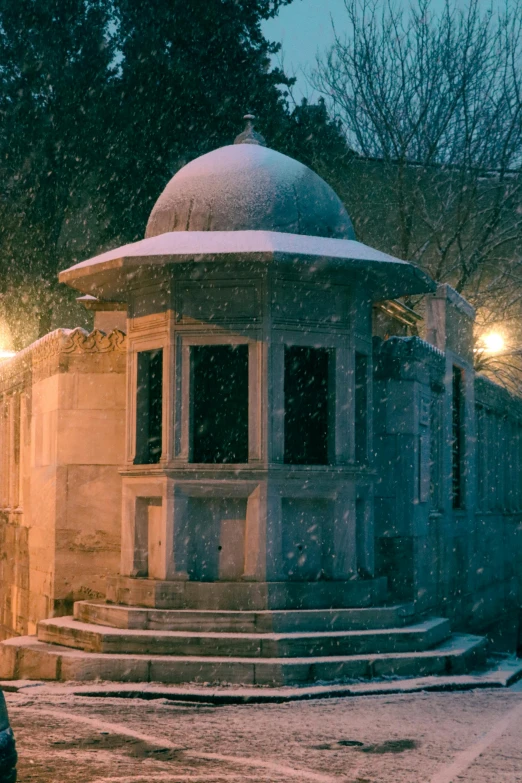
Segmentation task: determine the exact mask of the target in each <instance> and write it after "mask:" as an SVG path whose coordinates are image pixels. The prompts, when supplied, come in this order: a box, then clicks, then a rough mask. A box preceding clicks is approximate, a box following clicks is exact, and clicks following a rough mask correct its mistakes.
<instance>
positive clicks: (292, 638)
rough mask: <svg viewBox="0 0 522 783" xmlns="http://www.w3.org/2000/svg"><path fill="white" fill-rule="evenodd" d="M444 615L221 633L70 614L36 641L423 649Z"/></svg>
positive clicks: (281, 651) (90, 645)
mask: <svg viewBox="0 0 522 783" xmlns="http://www.w3.org/2000/svg"><path fill="white" fill-rule="evenodd" d="M449 634H450V625H449V621H448V620H446V619H443V618H431V619H429V620H425V621H423V622H421V623H416V624H415V625H410V626H406V627H399V628H386V629H376V630H372V631H327V632H317V631H316V632H305V633H295V632H294V633H284V634H279V633H226V632H218V633H215V632H204V633H198V632H195V631H139V630H127V629H120V628H111V629H108V628H107V627H106V626H102V625H94V624H92V623H82V622H78V621H77V620H75V619H74V618H73V617H59V618H55V619H51V620H42V621H41V622H40V623H39V624H38V639H39V641H41V642H47V643H50V644H59V645H62V646H64V647H73V648H76V649H81V650H84V651H86V652H100V653H126V654H149V655H183V656H186V655H197V656H215V655H219V656H230V657H234V656H235V657H249V658H251V657H252V658H257V657H260V658H281V657H291V658H295V657H303V656H328V655H359V654H366V653H369V654H371V653H387V652H407V651H415V650H426V649H428V648H430V647H433V646H434V645H436V644H439V643H440V642H441V641H443V640H444V639H447V638H448V636H449Z"/></svg>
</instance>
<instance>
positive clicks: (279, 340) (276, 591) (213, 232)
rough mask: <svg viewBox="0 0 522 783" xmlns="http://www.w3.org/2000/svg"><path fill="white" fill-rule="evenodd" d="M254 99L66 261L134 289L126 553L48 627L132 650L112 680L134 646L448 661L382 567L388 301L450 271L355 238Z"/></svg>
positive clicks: (349, 670) (243, 659) (337, 667)
mask: <svg viewBox="0 0 522 783" xmlns="http://www.w3.org/2000/svg"><path fill="white" fill-rule="evenodd" d="M247 119H248V124H247V128H246V130H245V132H244V133H242V134H241V135H240V136H239V137H238V138H237V139H236V143H235V144H232V145H230V146H226V147H223V148H221V149H218V150H215V151H213V152H210V153H209V154H206V155H203V156H202V157H200V158H198V159H197V160H194V161H192V162H191V163H189V164H188V165H186V166H184V167H183V168H182V169H181V170H180V171H178V172H177V173H176V174H175V175H174V177H173V178H172V179H171V180H170V182H169V183H168V184H167V186H166V188H165V190H164V191H163V193H162V194H161V196H160V197H159V199H158V201H157V202H156V204H155V206H154V208H153V210H152V212H151V215H150V218H149V221H148V224H147V230H146V236H145V238H144V239H143V240H141V241H138V242H135V243H132V244H128V245H125V246H123V247H118V248H115V249H114V250H110V251H109V252H106V253H103V254H101V255H99V256H97V257H95V258H91V259H89V260H87V261H84V262H83V263H80V264H77V265H76V266H73V267H71V268H70V269H67V270H66V271H64V272H62V273H61V275H60V280H61V281H62V282H64V283H67V284H68V285H69V286H72V287H73V288H75V289H77V290H78V291H80V292H82V294H86V295H89V296H94V297H97V298H98V299H99V300H101V301H103V302H106V303H108V307H109V305H114V306H116V305H115V303H125V305H126V308H127V341H128V342H127V414H126V415H127V419H126V459H125V464H123V465H122V466H121V471H120V473H121V477H122V482H123V509H122V547H121V553H122V554H121V568H120V573H119V574H117V575H116V574H115V575H114V576H112V577H110V579H109V584H108V592H107V595H108V603H104V604H101V603H99V602H98V603H96V602H92V601H83V602H79V603H77V604H76V607H75V616H76V620H72V619H71V618H65V619H63V620H60V619H56V620H47V621H44V622H42V623H40V626H39V639H40V640H41V641H44V642H45V641H47V642H49V641H51V642H54V643H58V644H62V645H65V646H73V647H76V648H80V649H83V650H92V649H97V650H98V651H99V652H106V653H109V652H112V653H114V652H118V653H126V656H122V655H119V657H118V660H119V659H122V658H125V659H126V661H127V663H126V662H122V661H120V660H119V662H118V661H115V660H109V659H112V658H115V656H110V655H107V657H106V658H105V659H104V660H105V661H106V662H107V663H104V662H103V660H101V659H103V656H99V655H98V656H97V657H96V662H94V660H93V662H91V663H89V666H91V669H90V671H91V670H92V672H95V673H96V676H100V677H102V678H104V677H105V678H109V679H118V678H123V679H125V678H127V679H129V678H130V679H132V678H133V677H132V675H131V674H129V671H130V670H131V669H129V666H131V664H130V663H128V661H130V660H131V657H132V656H133V655H134V656H138V658H140V660H141V658H143V656H148V657H149V659H150V662H149V671H148V674H147V677H148V678H149V679H151V680H162V681H164V682H187V681H191V680H201V681H205V682H215V681H221V682H223V681H225V682H236V683H250V684H272V685H273V684H277V683H279V684H281V683H294V684H295V683H305V682H313V681H328V680H330V681H331V680H335V679H339V678H346V677H359V676H367V675H368V672H369V671H370V669H371V671H372V672H373V673H377V669H375V671H374V669H373V668H372V667H373V663H371V664H370V663H369V661H373V660H374V658H375V654H376V653H378V657H380V659H382V660H381V663H380V668H379V670H378V673H380V674H393V673H395V671H396V670H397V666H398V665H399V667H400V666H403V667H404V666H405V665H406V664H405V660H404V656H403V657H402V658H401V655H402V654H403V653H410V654H411V655H410V657H409V658H408V661H410V664H409V665H410V669H411V670H412V673H413V672H414V671H420V670H422V671H423V672H427V671H437V670H438V669H437V666H438V665H439V664H438V663H437V661H436V656H432V658H429V659H427V658H422V656H423V654H424V653H423V652H422V651H425V650H427V649H428V648H430V647H433V646H436V645H437V644H438V643H439V642H442V641H444V640H445V639H447V638H448V636H449V625H448V621H447V620H445V619H440V618H432V619H429V620H425V619H423V620H421V619H416V617H415V615H414V611H413V609H412V607H411V606H410V605H408V606H407V605H393V606H391V605H389V604H387V580H386V577H384V576H376V574H375V562H374V560H375V558H374V540H375V533H374V485H375V481H376V475H375V470H374V467H373V455H372V448H371V445H370V444H371V443H372V427H373V422H372V418H373V416H372V414H373V406H372V377H373V376H372V332H371V322H372V304H373V303H374V302H375V301H382V300H388V299H393V298H395V297H397V296H401V295H404V294H423V293H426V292H431V291H433V290H434V289H435V284H434V283H433V281H432V280H431V279H430V278H429V277H428V276H427V275H426V274H425V273H423V272H422V271H421V270H420V269H419V268H417V267H416V266H414V265H413V264H411V263H408V262H406V261H403V260H399V259H397V258H393V257H391V256H389V255H386V254H385V253H382V252H379V251H378V250H374V249H373V248H371V247H367V246H366V245H364V244H362V243H360V242H357V241H356V239H355V235H354V230H353V227H352V223H351V221H350V217H349V215H348V214H347V212H346V209H345V208H344V206H343V204H342V203H341V201H340V199H339V198H338V197H337V195H336V194H335V193H334V192H333V190H332V189H331V188H330V187H329V186H328V185H327V184H326V182H324V180H322V179H321V178H320V177H319V176H318V175H317V174H315V173H314V172H313V171H311V170H310V169H309V168H307V167H306V166H304V165H303V164H301V163H299V162H297V161H295V160H293V159H291V158H289V157H287V156H286V155H282V154H280V153H279V152H276V151H274V150H271V149H268V148H267V147H266V146H264V142H263V139H262V137H261V136H260V135H259V134H258V133H256V131H255V130H254V128H253V126H252V119H253V118H252V117H248V118H247ZM78 621H79V622H78ZM114 626H116V627H117V628H119V630H118V632H117V635H116V636H115V635H114V631H113V630H112V629H113V628H114ZM362 629H363V630H362ZM94 638H96V639H98V642H97V646H96V648H93V647H92V644H93V642H92V640H93V639H94ZM458 652H459V655H460V654H461V653H462V655H465V653H466V650H460V651H458ZM398 653H400V654H401V655H399V658H400V661H399V664H398V663H397V661H398V660H399V659H398V658H397V654H398ZM448 654H450V653H448ZM451 654H453V653H451ZM416 655H419V656H420V658H416ZM455 655H456V653H455ZM127 656H130V657H128V658H127ZM140 656H141V657H140ZM421 659H422V660H424V661H425V663H422V662H421ZM437 660H438V659H437ZM426 661H427V663H426ZM137 665H138V664H136V666H137ZM140 665H141V664H140ZM118 666H119V667H120V668H121V667H123V669H125V672H126V673H125V672H124V671H123V669H122V671H121V673H120V674H119V675H118V674H115V671H116V669H115V668H114V667H116V668H117V667H118ZM93 667H94V668H93ZM110 667H112V668H110ZM125 667H126V668H125ZM150 667H152V668H150ZM368 667H370V668H368ZM430 667H431V668H430ZM131 668H132V667H131ZM406 668H407V667H406ZM118 671H119V669H118ZM402 671H405V669H404V668H403V669H402ZM93 676H94V674H93ZM140 676H141V675H140ZM136 677H138V674H136ZM138 678H139V677H138Z"/></svg>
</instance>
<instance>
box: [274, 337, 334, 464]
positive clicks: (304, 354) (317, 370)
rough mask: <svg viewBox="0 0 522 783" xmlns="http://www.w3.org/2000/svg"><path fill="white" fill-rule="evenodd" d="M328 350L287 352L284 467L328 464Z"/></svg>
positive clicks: (295, 347)
mask: <svg viewBox="0 0 522 783" xmlns="http://www.w3.org/2000/svg"><path fill="white" fill-rule="evenodd" d="M328 361H329V356H328V350H326V349H324V348H301V347H298V346H287V347H286V348H285V381H284V383H285V451H284V460H285V463H287V464H290V465H327V464H328Z"/></svg>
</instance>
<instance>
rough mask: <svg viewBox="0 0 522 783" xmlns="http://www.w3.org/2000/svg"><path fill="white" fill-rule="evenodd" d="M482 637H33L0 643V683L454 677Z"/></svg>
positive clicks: (477, 654)
mask: <svg viewBox="0 0 522 783" xmlns="http://www.w3.org/2000/svg"><path fill="white" fill-rule="evenodd" d="M485 654H486V640H485V639H484V638H483V637H478V636H470V635H467V634H452V635H451V636H450V638H449V639H447V640H446V641H444V642H442V643H441V644H438V645H437V646H436V647H434V648H432V649H430V650H424V651H417V652H392V653H372V654H364V655H348V656H346V655H344V656H343V655H335V656H327V657H325V656H310V657H306V658H258V657H251V658H245V657H224V656H195V655H191V656H173V655H169V656H163V655H130V654H115V653H112V654H111V653H89V652H84V651H83V650H76V649H70V648H67V647H62V646H58V645H52V644H46V643H44V642H40V641H38V640H37V639H36V637H34V636H26V637H17V638H14V639H8V640H7V641H5V642H3V643H2V644H0V679H21V678H24V679H30V680H31V679H33V680H34V679H37V680H60V681H67V680H71V681H93V680H107V681H110V682H158V683H172V684H174V683H188V682H195V683H196V682H200V683H209V682H210V683H213V682H220V683H233V684H241V685H269V686H282V685H305V684H311V683H320V682H339V681H346V680H360V679H373V678H379V677H425V676H428V675H434V674H442V675H450V674H451V675H460V674H465V673H466V672H468V671H470V670H472V669H474V668H475V667H477V666H480V665H483V664H484V663H485Z"/></svg>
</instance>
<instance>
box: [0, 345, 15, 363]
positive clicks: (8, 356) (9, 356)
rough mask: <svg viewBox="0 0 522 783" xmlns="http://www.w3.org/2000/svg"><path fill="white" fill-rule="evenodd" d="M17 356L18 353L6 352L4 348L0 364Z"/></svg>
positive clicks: (0, 356) (1, 349)
mask: <svg viewBox="0 0 522 783" xmlns="http://www.w3.org/2000/svg"><path fill="white" fill-rule="evenodd" d="M13 356H16V351H6V350H5V349H4V348H0V362H1V361H3V360H4V359H12V357H13Z"/></svg>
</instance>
